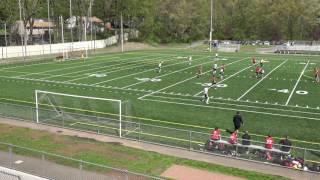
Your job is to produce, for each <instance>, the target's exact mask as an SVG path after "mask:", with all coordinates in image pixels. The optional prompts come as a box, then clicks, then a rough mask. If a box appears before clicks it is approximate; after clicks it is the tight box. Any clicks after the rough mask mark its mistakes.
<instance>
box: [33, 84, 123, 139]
mask: <svg viewBox="0 0 320 180" xmlns="http://www.w3.org/2000/svg"><path fill="white" fill-rule="evenodd" d="M35 104H36V107H35V115H36V122H37V123H50V124H54V125H57V124H59V123H60V121H63V126H66V124H68V125H70V126H72V125H82V126H87V127H90V126H91V127H92V126H96V127H99V126H100V127H108V128H110V129H113V130H116V131H118V135H119V136H120V137H122V101H121V100H118V99H107V98H99V97H90V96H81V95H74V94H65V93H58V92H50V91H42V90H35ZM97 119H102V120H103V125H105V126H102V125H99V124H97V125H96V124H95V123H96V122H97V123H99V122H100V121H97ZM93 121H95V122H93ZM59 125H60V124H59Z"/></svg>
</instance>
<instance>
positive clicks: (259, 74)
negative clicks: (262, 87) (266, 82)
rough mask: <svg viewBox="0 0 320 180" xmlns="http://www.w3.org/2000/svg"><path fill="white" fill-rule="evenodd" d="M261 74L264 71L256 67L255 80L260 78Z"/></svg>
mask: <svg viewBox="0 0 320 180" xmlns="http://www.w3.org/2000/svg"><path fill="white" fill-rule="evenodd" d="M263 73H264V70H263V69H262V67H260V66H257V67H256V77H257V78H261V77H262V75H263Z"/></svg>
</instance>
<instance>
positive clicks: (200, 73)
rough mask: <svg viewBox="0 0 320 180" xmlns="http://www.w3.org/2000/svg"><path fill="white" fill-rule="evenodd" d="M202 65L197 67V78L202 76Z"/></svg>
mask: <svg viewBox="0 0 320 180" xmlns="http://www.w3.org/2000/svg"><path fill="white" fill-rule="evenodd" d="M202 69H203V68H202V64H200V65H199V66H198V71H197V78H199V77H200V76H202Z"/></svg>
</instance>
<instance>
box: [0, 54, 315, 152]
mask: <svg viewBox="0 0 320 180" xmlns="http://www.w3.org/2000/svg"><path fill="white" fill-rule="evenodd" d="M186 56H192V57H193V58H192V63H191V65H189V64H188V61H187V60H186V59H184V58H183V57H186ZM253 56H255V57H257V58H258V59H260V58H264V60H265V61H266V62H265V63H264V69H265V74H264V76H263V77H262V78H257V77H256V76H255V66H254V65H252V63H251V58H252V57H253ZM160 61H163V62H164V63H163V66H162V70H161V72H160V73H158V70H157V67H158V63H159V62H160ZM214 63H217V64H218V66H221V65H222V64H225V66H226V71H225V77H224V79H219V80H218V84H217V85H216V86H214V87H211V88H210V89H209V96H210V103H209V104H205V103H203V102H201V101H200V100H201V98H202V91H203V88H204V86H206V85H207V83H210V82H211V69H212V66H213V64H214ZM200 64H201V65H202V66H203V72H204V74H203V75H202V76H201V77H199V78H198V77H197V76H196V73H197V69H198V67H199V65H200ZM315 67H320V57H319V56H301V55H267V54H264V55H261V54H250V53H244V52H239V53H220V54H219V57H218V58H214V57H213V54H209V53H207V52H200V51H191V50H154V51H136V52H127V53H124V54H120V53H109V54H99V55H92V56H90V57H89V58H88V59H86V60H85V61H84V60H74V61H63V62H57V61H53V60H47V61H38V62H33V63H23V64H11V65H5V66H1V67H0V85H1V95H0V98H1V100H2V101H3V102H12V103H23V104H29V103H34V102H35V95H34V94H35V90H45V91H53V92H60V93H68V94H76V95H83V96H93V97H102V98H112V99H120V100H122V101H123V102H127V103H128V102H130V106H131V110H130V112H123V115H127V116H130V117H136V118H132V119H131V120H132V121H139V122H143V123H147V124H148V123H149V124H157V125H162V126H170V127H175V128H181V129H192V130H197V131H201V132H206V133H207V132H210V130H211V129H213V128H214V127H216V126H218V127H219V128H222V129H232V128H233V124H232V117H233V115H234V114H235V112H236V111H240V112H241V114H242V116H243V118H244V121H245V124H244V126H243V127H242V129H241V130H242V131H244V130H248V131H249V132H250V133H252V134H255V135H257V137H264V136H265V135H267V134H269V133H270V134H272V135H273V136H275V137H282V136H284V135H289V136H290V138H292V139H296V140H299V141H295V142H294V145H297V144H299V145H301V146H303V147H313V148H316V149H319V147H320V143H319V142H320V137H319V135H318V133H319V130H320V109H319V107H320V102H319V100H320V99H319V97H320V84H316V83H315V82H314V78H313V69H314V68H315ZM29 105H30V104H29ZM31 105H32V106H33V104H31ZM70 107H71V106H70ZM99 111H105V112H108V111H109V110H108V107H106V108H104V107H99ZM126 113H128V114H126ZM303 141H307V142H303Z"/></svg>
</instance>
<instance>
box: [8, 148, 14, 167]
mask: <svg viewBox="0 0 320 180" xmlns="http://www.w3.org/2000/svg"><path fill="white" fill-rule="evenodd" d="M9 167H11V168H13V155H12V146H11V145H9Z"/></svg>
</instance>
